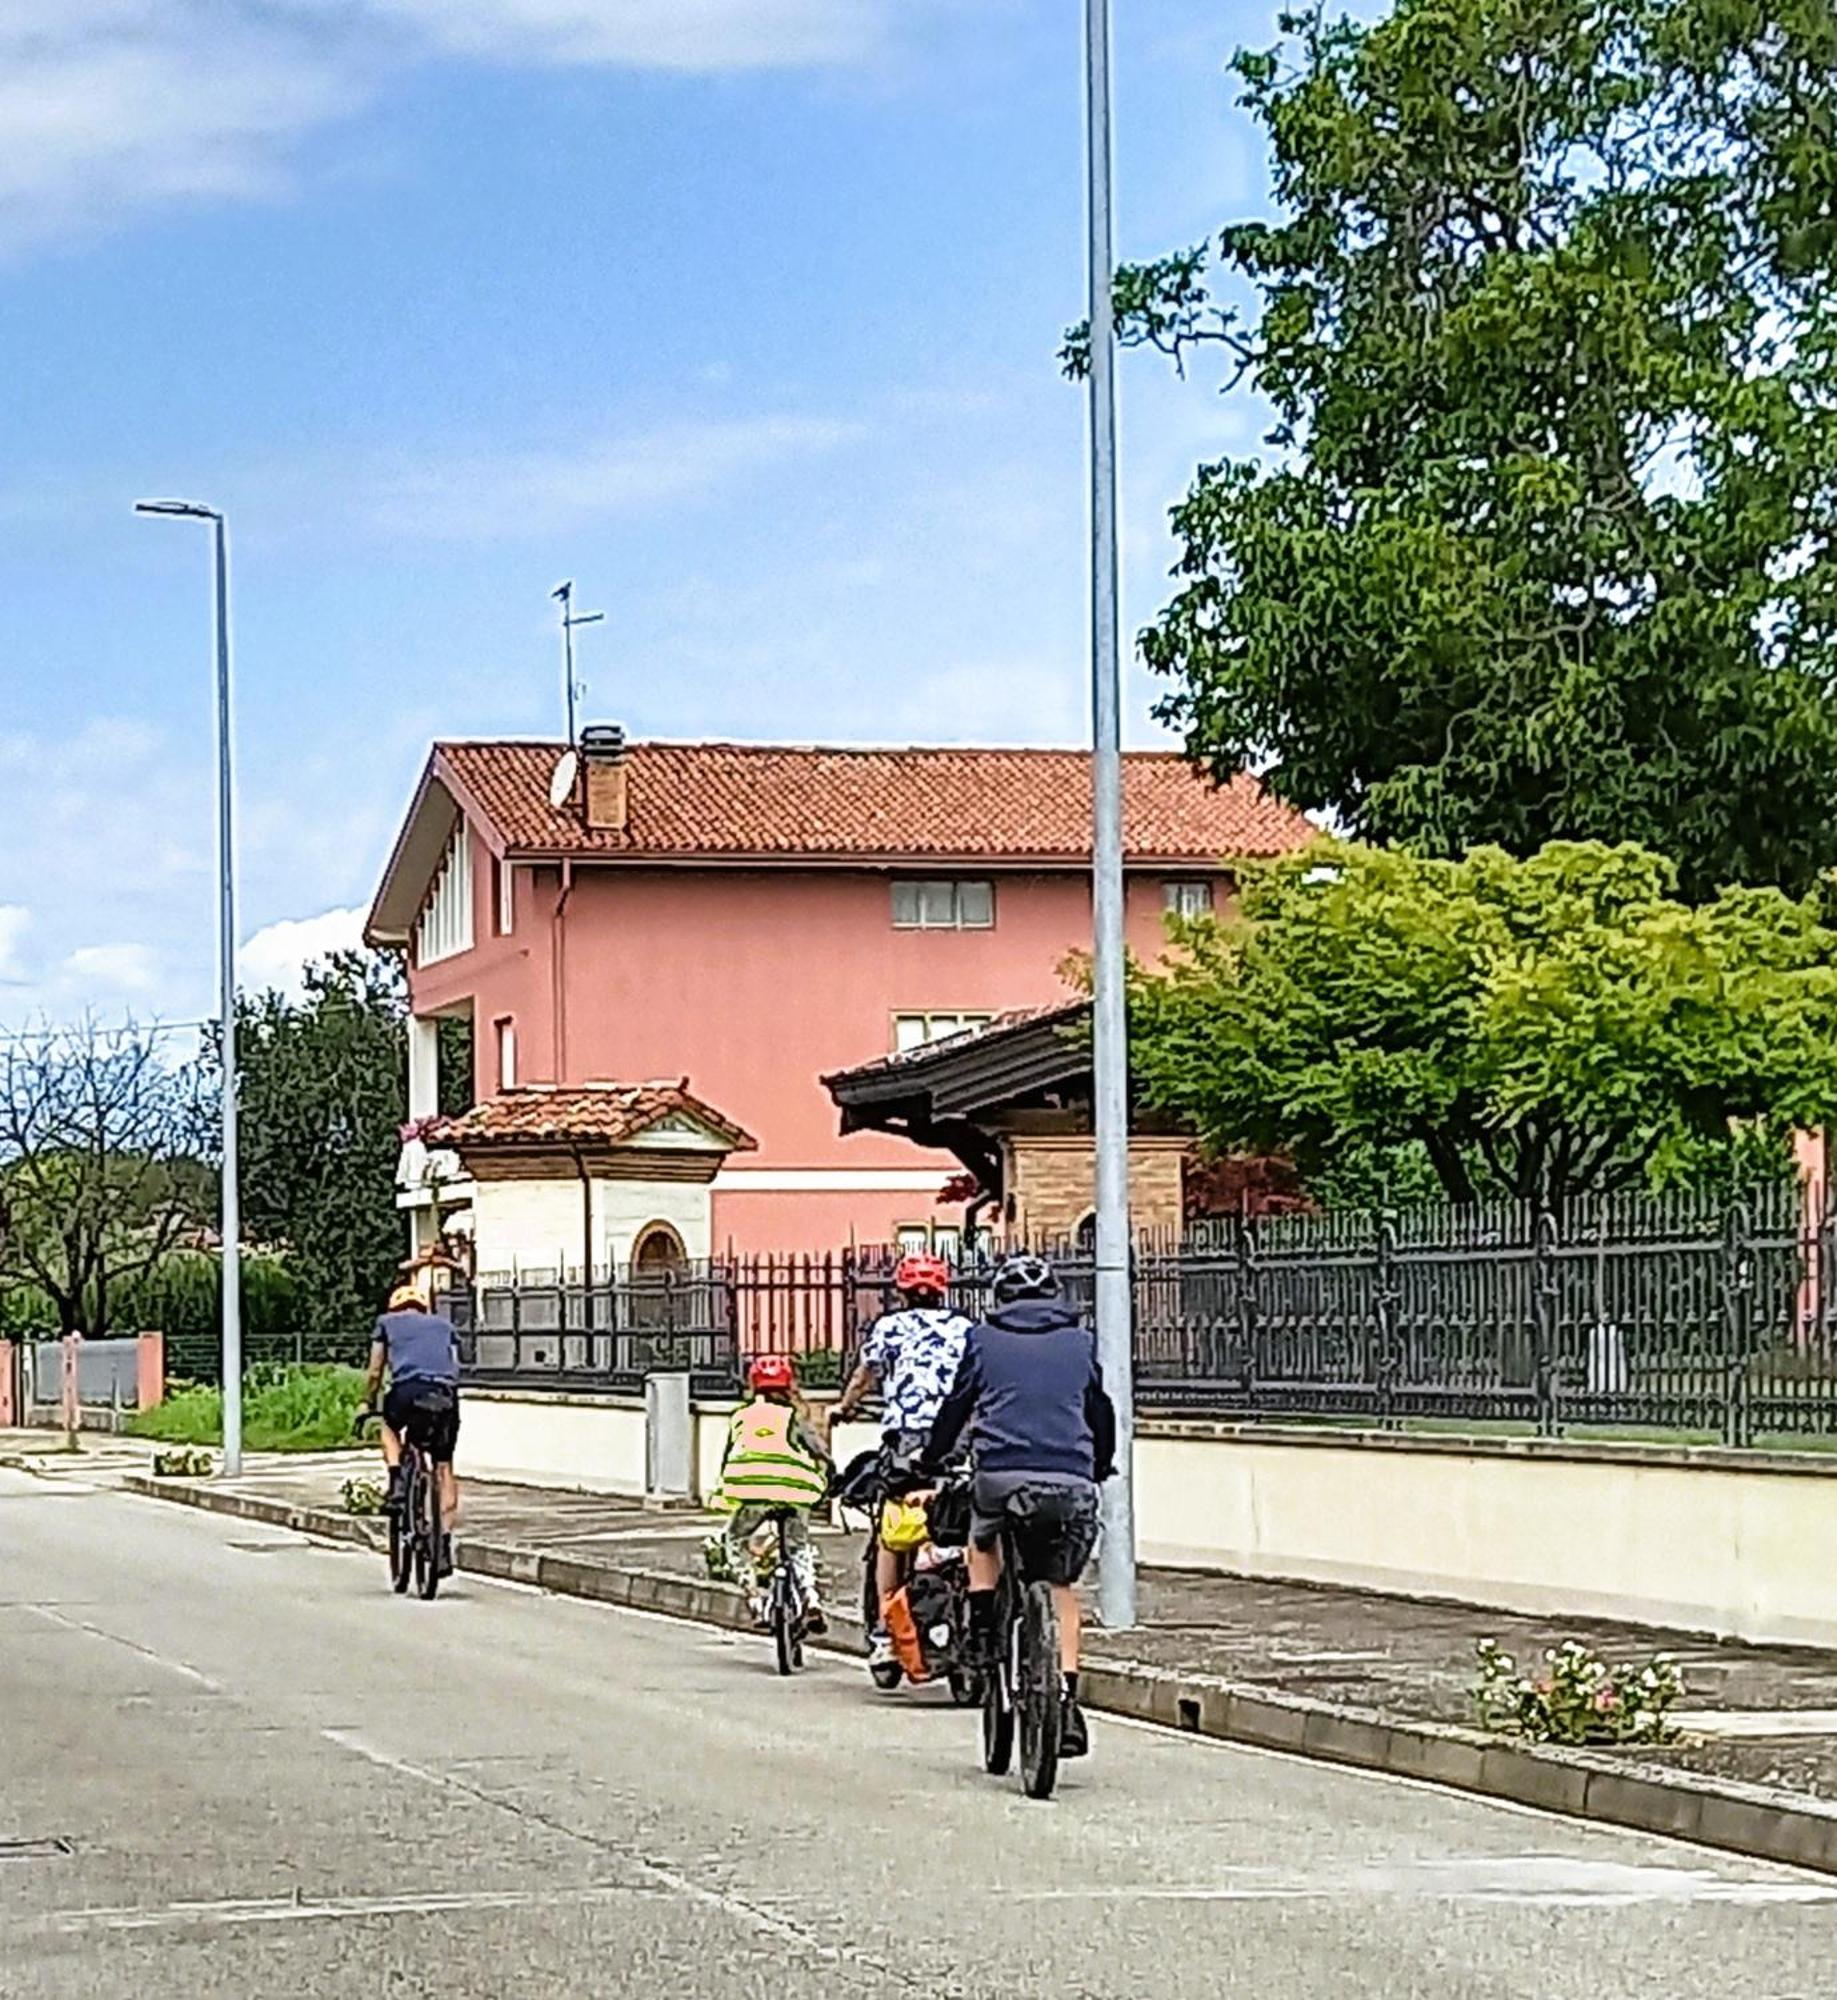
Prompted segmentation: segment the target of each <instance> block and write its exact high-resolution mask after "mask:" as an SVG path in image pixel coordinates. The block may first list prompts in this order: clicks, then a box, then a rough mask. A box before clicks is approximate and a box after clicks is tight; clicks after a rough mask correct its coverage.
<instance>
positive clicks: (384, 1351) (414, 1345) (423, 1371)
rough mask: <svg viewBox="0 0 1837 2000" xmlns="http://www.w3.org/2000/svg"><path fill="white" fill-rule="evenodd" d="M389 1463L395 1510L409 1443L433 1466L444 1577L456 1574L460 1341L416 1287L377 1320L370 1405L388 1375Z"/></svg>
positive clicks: (394, 1295) (393, 1297)
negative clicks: (404, 1452) (455, 1467)
mask: <svg viewBox="0 0 1837 2000" xmlns="http://www.w3.org/2000/svg"><path fill="white" fill-rule="evenodd" d="M385 1370H387V1372H388V1375H389V1393H388V1394H387V1395H386V1396H385V1397H384V1398H383V1404H382V1418H383V1463H384V1464H385V1465H387V1466H388V1468H389V1502H388V1504H389V1506H390V1507H391V1508H395V1507H399V1506H400V1505H401V1498H402V1440H403V1439H404V1438H412V1439H413V1440H414V1442H415V1443H416V1444H418V1445H419V1446H420V1447H421V1448H422V1450H423V1451H425V1452H426V1453H427V1455H428V1457H429V1458H430V1459H431V1460H432V1461H433V1466H434V1477H435V1481H436V1483H437V1484H438V1486H439V1489H440V1526H441V1536H440V1574H441V1575H442V1576H450V1575H451V1574H452V1570H453V1523H454V1521H455V1520H456V1519H457V1518H458V1515H459V1481H458V1479H457V1478H456V1477H455V1476H454V1472H453V1453H454V1450H455V1448H456V1447H457V1445H458V1443H459V1337H458V1335H457V1334H456V1333H455V1332H454V1331H453V1322H452V1321H451V1320H450V1319H448V1318H447V1316H446V1315H445V1314H444V1313H437V1312H434V1311H432V1310H431V1309H430V1308H429V1307H428V1305H427V1303H426V1301H425V1300H423V1298H422V1297H421V1294H420V1293H419V1292H418V1291H417V1290H416V1289H415V1287H414V1286H413V1285H398V1286H397V1287H396V1288H395V1290H394V1291H393V1292H391V1293H390V1295H389V1310H388V1311H387V1312H385V1313H384V1314H383V1315H382V1317H381V1318H380V1319H379V1320H378V1321H377V1322H376V1333H375V1335H374V1337H373V1339H372V1341H371V1345H370V1373H369V1377H368V1379H367V1380H366V1381H365V1383H364V1407H365V1409H366V1410H374V1409H375V1408H376V1395H377V1391H378V1389H380V1388H381V1386H382V1381H383V1374H384V1371H385Z"/></svg>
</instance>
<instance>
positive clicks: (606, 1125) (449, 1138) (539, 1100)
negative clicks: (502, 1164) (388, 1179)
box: [426, 1083, 755, 1153]
mask: <svg viewBox="0 0 1837 2000" xmlns="http://www.w3.org/2000/svg"><path fill="white" fill-rule="evenodd" d="M669 1117H683V1118H692V1119H694V1120H695V1122H696V1123H697V1124H698V1125H706V1126H707V1127H708V1128H709V1130H710V1131H712V1132H713V1133H715V1134H716V1135H717V1136H718V1137H719V1138H721V1139H723V1140H725V1141H726V1142H727V1144H728V1146H729V1148H730V1150H732V1151H733V1152H736V1153H750V1152H752V1151H753V1150H754V1149H755V1141H754V1140H753V1138H752V1137H751V1135H750V1134H748V1133H746V1132H743V1131H742V1130H741V1129H740V1127H739V1126H738V1125H736V1124H734V1122H733V1121H732V1120H731V1119H729V1118H723V1117H722V1116H721V1114H720V1113H719V1112H718V1111H716V1110H713V1109H712V1108H711V1107H710V1106H708V1105H706V1104H704V1103H703V1102H702V1101H701V1100H700V1098H698V1097H693V1096H691V1095H690V1093H689V1092H688V1091H687V1090H686V1089H685V1088H684V1087H683V1086H681V1085H680V1084H670V1083H589V1084H584V1085H581V1086H579V1087H578V1088H565V1089H557V1088H552V1087H546V1086H543V1085H540V1084H532V1085H524V1086H523V1087H521V1088H519V1089H516V1090H507V1091H504V1092H503V1093H502V1094H501V1095H499V1096H497V1097H493V1098H488V1099H487V1100H486V1101H485V1102H484V1103H483V1104H479V1105H475V1106H474V1107H473V1109H472V1110H470V1111H468V1112H466V1113H464V1114H463V1115H462V1116H461V1117H458V1118H442V1119H440V1120H438V1121H437V1122H436V1123H433V1124H431V1125H430V1126H429V1128H428V1131H427V1135H426V1137H427V1143H428V1144H429V1145H431V1146H456V1147H458V1148H460V1149H461V1150H462V1151H463V1150H464V1149H465V1148H466V1147H468V1146H572V1145H589V1144H591V1145H597V1146H626V1145H630V1144H631V1143H632V1142H633V1141H634V1140H636V1139H639V1138H641V1137H642V1136H643V1134H644V1133H645V1132H647V1131H649V1130H650V1128H651V1127H652V1126H653V1125H655V1124H657V1123H658V1122H659V1121H660V1120H662V1119H665V1118H669Z"/></svg>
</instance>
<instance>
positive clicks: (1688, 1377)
mask: <svg viewBox="0 0 1837 2000" xmlns="http://www.w3.org/2000/svg"><path fill="white" fill-rule="evenodd" d="M1834 1247H1837V1246H1834V1243H1833V1228H1832V1216H1831V1213H1830V1211H1829V1210H1828V1209H1827V1208H1826V1207H1825V1206H1824V1204H1823V1203H1822V1202H1815V1203H1808V1202H1807V1200H1806V1199H1805V1198H1804V1197H1803V1195H1801V1194H1800V1193H1799V1192H1798V1191H1796V1190H1793V1189H1784V1188H1783V1189H1778V1190H1770V1191H1767V1192H1765V1193H1763V1194H1759V1195H1755V1196H1752V1197H1749V1198H1746V1199H1743V1200H1741V1201H1738V1202H1732V1203H1731V1202H1720V1201H1717V1200H1714V1199H1711V1198H1707V1197H1702V1196H1687V1195H1677V1196H1666V1197H1652V1196H1643V1195H1641V1196H1616V1197H1606V1198H1601V1199H1597V1200H1590V1201H1581V1202H1575V1203H1572V1204H1569V1205H1567V1206H1565V1207H1563V1208H1561V1209H1558V1210H1550V1209H1539V1208H1536V1207H1533V1206H1531V1205H1529V1204H1498V1205H1491V1206H1479V1207H1472V1208H1448V1207H1443V1208H1434V1209H1424V1210H1420V1211H1411V1212H1405V1213H1398V1214H1382V1213H1364V1212H1358V1213H1336V1214H1328V1215H1288V1216H1274V1217H1268V1218H1265V1219H1262V1220H1259V1221H1255V1222H1223V1223H1208V1224H1204V1225H1201V1226H1199V1227H1197V1228H1195V1229H1192V1230H1189V1231H1187V1232H1186V1233H1185V1234H1183V1235H1182V1236H1181V1237H1180V1238H1179V1239H1178V1240H1165V1241H1157V1240H1154V1239H1144V1240H1142V1241H1140V1242H1138V1244H1137V1245H1136V1247H1135V1251H1134V1259H1133V1289H1134V1301H1135V1342H1136V1363H1135V1366H1136V1391H1137V1398H1138V1401H1139V1402H1140V1404H1141V1405H1142V1406H1143V1407H1144V1408H1146V1409H1159V1410H1179V1411H1186V1412H1191V1413H1194V1414H1211V1415H1218V1416H1230V1417H1290V1418H1311V1419H1334V1420H1351V1421H1360V1422H1365V1423H1369V1424H1378V1425H1405V1424H1410V1423H1422V1422H1429V1421H1433V1420H1437V1419H1441V1420H1447V1421H1449V1422H1451V1423H1459V1424H1474V1423H1485V1424H1498V1425H1508V1426H1519V1427H1523V1428H1527V1429H1533V1430H1536V1431H1539V1432H1542V1433H1546V1434H1553V1433H1555V1432H1558V1431H1562V1430H1573V1429H1584V1428H1591V1427H1600V1428H1603V1429H1629V1428H1631V1429H1639V1430H1644V1431H1657V1432H1666V1433H1670V1432H1676V1433H1683V1434H1689V1435H1702V1436H1709V1437H1714V1438H1719V1439H1722V1440H1724V1441H1726V1442H1728V1443H1731V1444H1746V1443H1750V1442H1753V1441H1755V1440H1757V1439H1764V1438H1768V1437H1781V1438H1790V1437H1807V1436H1816V1435H1837V1261H1834V1259H1833V1248H1834ZM897 1254H898V1253H897V1252H896V1251H894V1250H891V1249H886V1248H875V1249H860V1248H856V1249H850V1250H846V1251H840V1252H837V1253H834V1254H832V1255H828V1256H816V1257H795V1258H768V1257H760V1258H729V1259H726V1260H717V1261H715V1262H712V1263H707V1264H698V1265H693V1266H689V1267H685V1268H683V1269H680V1270H676V1271H655V1270H641V1271H621V1272H616V1273H613V1274H611V1275H610V1276H608V1277H606V1278H604V1279H603V1280H602V1281H600V1282H598V1283H596V1284H594V1285H591V1286H584V1285H581V1284H578V1283H569V1282H567V1280H566V1278H565V1275H564V1274H560V1273H553V1272H549V1273H528V1272H525V1273H521V1274H516V1275H514V1276H511V1277H507V1278H504V1279H501V1280H497V1281H484V1282H481V1284H480V1285H479V1286H477V1287H476V1288H475V1289H474V1290H473V1291H471V1292H469V1293H467V1294H464V1295H461V1296H460V1297H458V1298H456V1299H455V1301H454V1306H455V1320H456V1323H457V1324H458V1325H459V1326H460V1329H461V1336H462V1341H463V1344H464V1348H465V1354H466V1361H467V1365H468V1369H469V1372H470V1373H471V1375H472V1376H473V1378H474V1379H476V1380H479V1381H481V1382H504V1383H516V1384H518V1385H521V1386H525V1387H528V1386H538V1385H547V1386H549V1387H552V1388H555V1389H568V1388H582V1389H587V1388H598V1389H626V1390H631V1389H636V1388H637V1387H638V1386H640V1385H641V1383H642V1381H643V1379H644V1377H645V1375H646V1374H648V1373H651V1372H653V1371H655V1370H660V1369H675V1370H682V1369H686V1370H688V1371H689V1372H690V1373H691V1374H692V1375H693V1376H695V1378H696V1380H697V1383H698V1386H700V1387H702V1388H704V1389H706V1390H708V1391H711V1392H712V1391H714V1390H716V1389H720V1388H727V1387H731V1386H732V1384H733V1383H734V1381H735V1380H736V1379H737V1377H738V1374H739V1372H740V1370H741V1368H742V1367H743V1365H744V1361H745V1359H746V1357H747V1356H748V1355H750V1354H754V1353H761V1352H782V1353H794V1354H798V1355H800V1356H802V1357H803V1361H804V1367H803V1375H804V1379H805V1381H806V1383H807V1384H808V1385H809V1386H811V1387H822V1386H825V1385H827V1384H830V1383H833V1382H835V1381H837V1380H839V1379H840V1377H841V1376H842V1374H843V1372H844V1371H845V1370H846V1368H847V1367H848V1365H849V1363H850V1360H851V1358H852V1355H853V1352H854V1349H855V1347H856V1345H857V1343H858V1341H859V1338H860V1334H861V1332H862V1330H863V1329H864V1328H865V1326H866V1325H867V1324H868V1323H870V1322H871V1320H872V1319H873V1318H874V1316H875V1315H876V1314H877V1313H878V1312H880V1311H882V1310H884V1308H885V1306H886V1303H887V1301H888V1296H889V1293H888V1286H889V1281H890V1276H891V1271H892V1267H893V1264H894V1263H895V1261H896V1260H897ZM1057 1261H1058V1264H1059V1268H1060V1271H1061V1274H1062V1276H1063V1279H1064V1281H1065V1284H1066V1287H1067V1289H1068V1291H1069V1292H1070V1294H1071V1295H1072V1297H1073V1298H1074V1299H1075V1300H1076V1301H1078V1302H1079V1303H1080V1304H1081V1305H1088V1303H1089V1300H1090V1294H1091V1289H1092V1268H1091V1263H1090V1259H1089V1255H1088V1253H1080V1252H1078V1251H1077V1250H1072V1251H1070V1252H1067V1253H1063V1254H1059V1255H1058V1257H1057ZM988 1276H989V1267H988V1265H987V1263H986V1262H981V1263H978V1264H975V1265H970V1266H965V1267H964V1268H962V1269H960V1270H959V1271H958V1273H957V1282H956V1291H955V1297H956V1303H957V1304H958V1305H959V1306H960V1307H962V1308H963V1309H964V1310H966V1311H969V1312H976V1311H979V1310H980V1309H981V1308H982V1306H983V1304H984V1303H985V1293H986V1287H987V1283H988Z"/></svg>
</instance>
